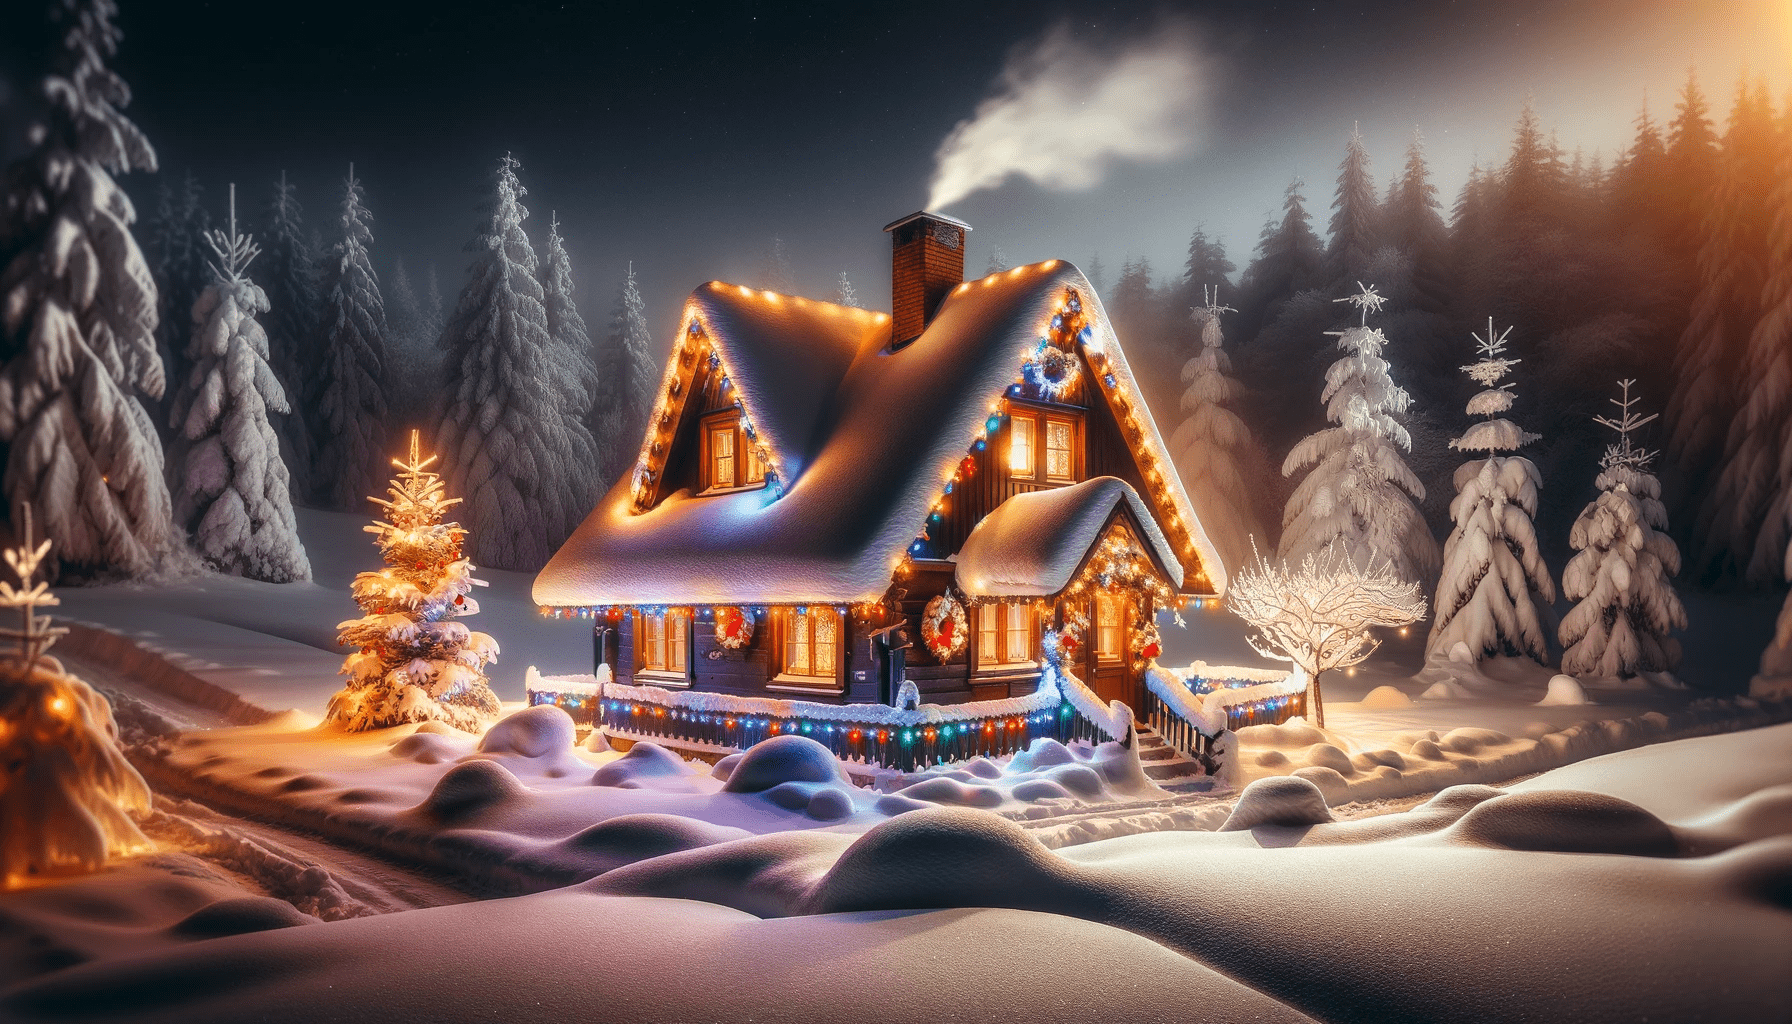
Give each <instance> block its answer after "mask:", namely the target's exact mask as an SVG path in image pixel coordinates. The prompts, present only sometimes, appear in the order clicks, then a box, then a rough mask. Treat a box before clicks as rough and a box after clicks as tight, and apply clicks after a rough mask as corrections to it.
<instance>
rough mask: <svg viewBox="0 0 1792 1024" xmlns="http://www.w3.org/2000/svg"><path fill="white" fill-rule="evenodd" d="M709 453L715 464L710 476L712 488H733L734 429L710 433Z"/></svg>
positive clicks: (729, 428)
mask: <svg viewBox="0 0 1792 1024" xmlns="http://www.w3.org/2000/svg"><path fill="white" fill-rule="evenodd" d="M709 453H710V457H711V459H712V461H713V463H714V465H713V469H712V472H711V474H710V476H711V479H710V486H711V487H733V486H734V429H733V428H732V427H726V428H723V429H721V430H712V431H710V433H709Z"/></svg>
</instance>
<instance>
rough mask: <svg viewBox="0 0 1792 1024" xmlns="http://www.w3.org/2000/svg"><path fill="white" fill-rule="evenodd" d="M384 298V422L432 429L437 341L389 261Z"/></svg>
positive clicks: (407, 282)
mask: <svg viewBox="0 0 1792 1024" xmlns="http://www.w3.org/2000/svg"><path fill="white" fill-rule="evenodd" d="M384 297H385V300H386V344H385V355H386V358H385V366H386V385H385V386H386V406H387V422H388V423H390V424H392V425H393V426H394V427H398V428H403V427H405V426H407V425H410V424H418V423H434V422H435V421H436V418H437V417H439V416H440V415H441V414H442V406H441V376H442V359H441V348H440V346H438V345H437V344H436V341H437V339H438V338H440V337H441V335H440V334H439V333H436V332H432V331H430V329H429V318H428V315H427V314H426V313H425V312H424V311H423V300H422V299H421V298H419V297H418V295H417V291H416V289H415V288H413V287H412V286H411V276H410V274H409V273H407V272H406V271H405V266H404V261H403V260H401V259H394V260H393V261H392V277H391V279H390V280H389V281H388V282H387V287H386V288H385V296H384Z"/></svg>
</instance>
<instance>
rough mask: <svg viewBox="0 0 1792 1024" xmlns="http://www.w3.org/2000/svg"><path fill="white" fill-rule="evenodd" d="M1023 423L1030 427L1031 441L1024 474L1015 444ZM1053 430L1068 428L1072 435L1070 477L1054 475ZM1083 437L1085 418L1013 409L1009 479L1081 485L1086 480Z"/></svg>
mask: <svg viewBox="0 0 1792 1024" xmlns="http://www.w3.org/2000/svg"><path fill="white" fill-rule="evenodd" d="M1023 423H1024V424H1026V433H1027V437H1028V443H1027V455H1028V462H1027V469H1025V470H1024V471H1023V470H1021V469H1017V468H1016V467H1015V465H1014V447H1015V440H1016V438H1017V437H1018V436H1019V434H1020V427H1021V424H1023ZM1053 426H1061V427H1065V428H1068V429H1069V431H1070V439H1069V445H1068V447H1067V448H1066V449H1064V450H1065V452H1066V454H1067V455H1068V457H1069V460H1070V471H1069V473H1067V474H1054V473H1052V472H1051V453H1052V451H1053V450H1054V449H1053V448H1051V447H1050V445H1049V444H1048V442H1049V440H1050V438H1051V430H1052V427H1053ZM1082 437H1083V418H1082V416H1080V415H1078V414H1076V413H1071V412H1054V411H1051V410H1047V409H1037V408H1022V409H1011V410H1010V411H1009V414H1008V449H1007V452H1006V453H1005V457H1004V460H1003V465H1004V466H1005V467H1006V468H1007V470H1008V477H1009V479H1011V480H1015V481H1019V482H1023V483H1036V484H1074V483H1078V482H1080V481H1081V480H1082V479H1083V478H1084V464H1083V449H1082Z"/></svg>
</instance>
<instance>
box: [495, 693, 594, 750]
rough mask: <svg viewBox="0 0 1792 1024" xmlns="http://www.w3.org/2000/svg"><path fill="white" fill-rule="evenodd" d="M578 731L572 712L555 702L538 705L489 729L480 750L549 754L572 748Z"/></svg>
mask: <svg viewBox="0 0 1792 1024" xmlns="http://www.w3.org/2000/svg"><path fill="white" fill-rule="evenodd" d="M577 731H578V730H577V727H576V726H575V725H573V721H572V716H571V715H568V714H567V713H566V712H564V711H562V710H560V709H559V708H557V707H555V706H554V705H552V704H538V705H536V706H534V707H531V708H524V709H523V710H521V711H518V712H517V713H516V714H514V715H511V716H510V717H508V718H505V719H503V720H502V721H500V722H498V724H496V725H494V726H492V727H491V728H490V729H488V730H487V731H486V733H485V738H484V739H483V740H480V741H479V749H480V750H482V751H485V752H486V753H491V754H497V753H507V754H521V755H522V756H523V757H546V756H548V755H549V754H558V753H566V752H568V751H571V750H572V747H573V740H574V738H575V736H576V734H577Z"/></svg>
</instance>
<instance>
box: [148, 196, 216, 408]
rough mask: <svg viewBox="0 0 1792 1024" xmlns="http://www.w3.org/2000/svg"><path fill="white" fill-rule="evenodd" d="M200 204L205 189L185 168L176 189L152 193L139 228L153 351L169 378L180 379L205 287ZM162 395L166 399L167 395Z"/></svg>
mask: <svg viewBox="0 0 1792 1024" xmlns="http://www.w3.org/2000/svg"><path fill="white" fill-rule="evenodd" d="M204 200H205V189H204V187H203V186H201V185H200V184H199V179H198V178H196V177H194V176H193V172H192V171H191V170H189V171H187V172H186V174H185V176H184V177H183V178H182V179H181V184H180V188H179V190H178V191H177V190H175V189H173V188H171V187H170V186H169V185H168V184H167V182H166V181H164V183H163V185H162V187H161V188H160V189H159V190H158V193H157V197H156V211H155V215H154V216H153V217H151V218H150V220H149V223H148V224H147V225H145V226H146V227H147V228H148V234H149V239H150V242H149V256H150V259H151V261H152V269H153V270H154V272H155V279H156V293H157V295H158V296H159V297H160V306H159V308H158V318H157V328H156V348H157V349H158V350H159V351H160V353H161V355H162V363H163V365H164V366H165V367H167V371H168V379H169V380H183V379H185V374H186V369H187V354H186V353H187V342H188V340H189V337H190V336H191V334H192V333H193V318H192V312H193V303H194V301H196V300H197V299H198V298H199V293H200V292H202V291H204V290H205V288H206V287H207V286H208V285H210V284H211V270H210V268H208V267H207V265H206V253H207V250H206V246H205V236H206V234H207V233H208V232H209V231H210V230H211V223H212V221H211V213H210V212H209V211H207V210H206V208H205V201H204ZM167 397H168V398H169V399H170V400H171V399H172V397H173V396H172V395H171V394H170V395H168V396H167Z"/></svg>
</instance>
